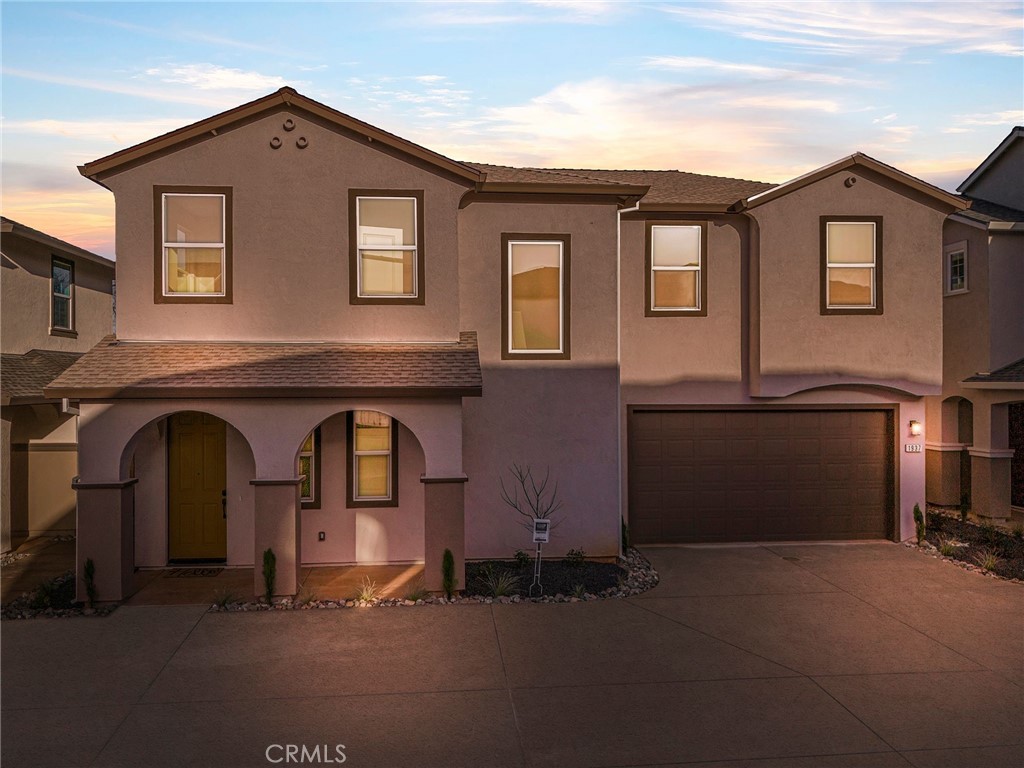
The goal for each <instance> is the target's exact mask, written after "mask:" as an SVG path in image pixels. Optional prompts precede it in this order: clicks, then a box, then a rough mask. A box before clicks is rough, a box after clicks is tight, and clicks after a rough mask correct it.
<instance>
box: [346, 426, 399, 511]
mask: <svg viewBox="0 0 1024 768" xmlns="http://www.w3.org/2000/svg"><path fill="white" fill-rule="evenodd" d="M349 424H350V427H351V428H350V430H349V441H348V448H349V450H348V453H349V466H350V468H351V470H350V482H349V486H350V487H349V500H350V503H352V504H354V505H356V506H359V505H360V504H362V505H364V506H369V505H374V506H389V505H393V504H394V503H396V502H397V490H398V489H397V488H395V484H396V483H395V478H396V476H397V473H396V471H395V470H396V463H395V459H396V457H395V434H394V426H395V425H394V422H393V421H392V419H391V417H390V416H388V415H387V414H384V413H379V412H378V411H353V412H352V413H351V416H350V417H349Z"/></svg>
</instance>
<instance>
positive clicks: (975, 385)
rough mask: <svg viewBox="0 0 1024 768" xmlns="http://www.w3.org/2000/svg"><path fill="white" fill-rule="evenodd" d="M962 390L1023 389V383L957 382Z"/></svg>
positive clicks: (967, 380)
mask: <svg viewBox="0 0 1024 768" xmlns="http://www.w3.org/2000/svg"><path fill="white" fill-rule="evenodd" d="M958 383H959V385H960V386H961V387H963V388H964V389H1024V381H971V380H970V379H966V380H964V381H961V382H958Z"/></svg>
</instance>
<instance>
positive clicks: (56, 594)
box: [29, 571, 75, 610]
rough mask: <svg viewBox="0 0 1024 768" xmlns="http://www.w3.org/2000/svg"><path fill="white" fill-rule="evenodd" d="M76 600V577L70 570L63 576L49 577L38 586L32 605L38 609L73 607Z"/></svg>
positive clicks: (33, 595)
mask: <svg viewBox="0 0 1024 768" xmlns="http://www.w3.org/2000/svg"><path fill="white" fill-rule="evenodd" d="M74 602H75V579H74V574H73V573H71V572H70V571H69V572H68V573H65V574H63V575H61V576H57V577H55V578H52V579H47V580H46V581H43V582H41V583H40V584H39V586H38V587H36V590H35V592H34V593H33V594H32V600H31V602H30V603H29V605H30V607H32V608H35V609H37V610H44V609H46V608H55V609H58V610H60V609H65V608H71V607H72V606H73V605H74Z"/></svg>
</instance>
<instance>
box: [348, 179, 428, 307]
mask: <svg viewBox="0 0 1024 768" xmlns="http://www.w3.org/2000/svg"><path fill="white" fill-rule="evenodd" d="M350 195H351V201H350V202H351V204H350V211H349V214H350V217H351V219H352V222H351V232H350V239H351V253H350V260H351V269H350V276H351V281H352V290H351V301H352V303H353V304H422V303H423V192H422V191H420V190H391V191H381V190H351V192H350Z"/></svg>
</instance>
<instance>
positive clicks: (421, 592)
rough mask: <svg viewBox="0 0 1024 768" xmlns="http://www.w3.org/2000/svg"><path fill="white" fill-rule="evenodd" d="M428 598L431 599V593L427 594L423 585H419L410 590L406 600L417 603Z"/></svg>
mask: <svg viewBox="0 0 1024 768" xmlns="http://www.w3.org/2000/svg"><path fill="white" fill-rule="evenodd" d="M428 597H430V593H429V592H427V590H426V589H425V588H424V586H423V584H422V583H419V584H417V585H416V586H414V587H413V588H412V589H410V590H409V592H408V593H407V594H406V596H405V599H406V600H412V601H413V602H414V603H415V602H416V601H417V600H426V599H427V598H428Z"/></svg>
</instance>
